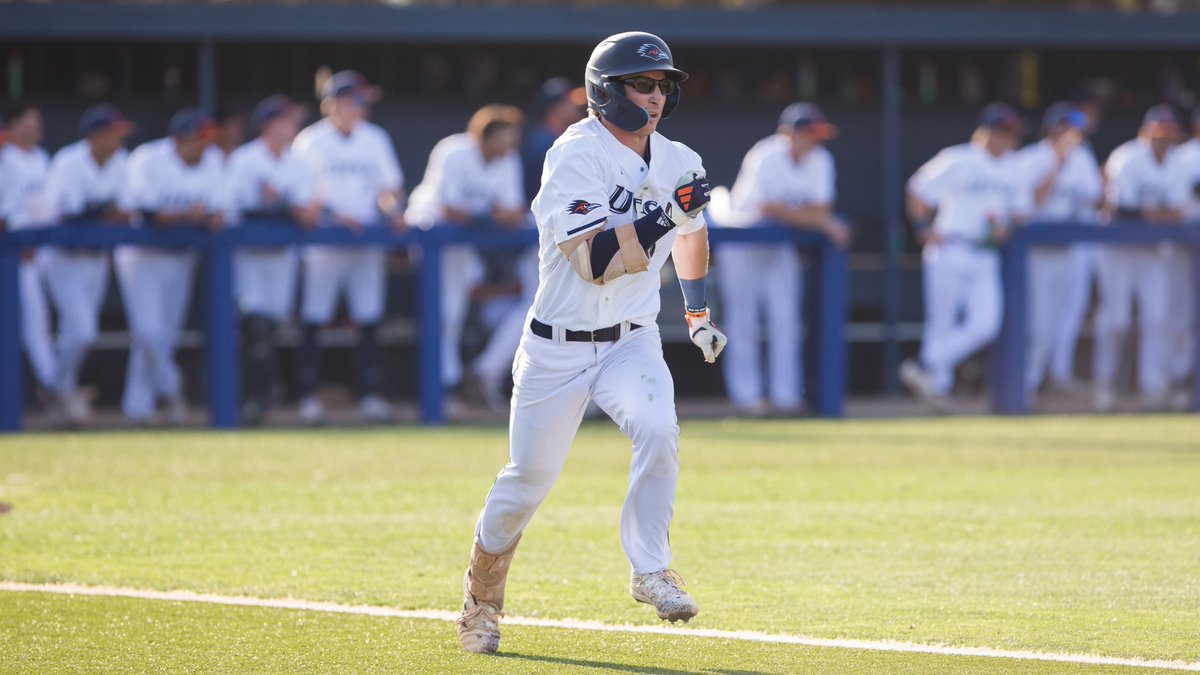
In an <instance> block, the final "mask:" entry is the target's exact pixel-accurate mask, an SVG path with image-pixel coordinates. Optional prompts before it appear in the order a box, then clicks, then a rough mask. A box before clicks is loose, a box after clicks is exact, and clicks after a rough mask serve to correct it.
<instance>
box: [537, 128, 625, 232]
mask: <svg viewBox="0 0 1200 675" xmlns="http://www.w3.org/2000/svg"><path fill="white" fill-rule="evenodd" d="M596 155H597V150H594V149H592V148H591V147H590V145H588V144H586V143H585V142H581V141H577V142H572V143H564V144H561V145H557V146H555V147H554V148H552V149H551V150H550V152H549V153H548V154H547V155H546V182H545V184H544V185H543V186H542V190H541V192H540V193H539V195H538V199H537V202H536V204H535V208H534V216H535V217H536V218H537V223H538V226H539V227H540V228H542V229H544V230H546V231H548V232H550V234H552V235H553V236H554V242H555V243H556V244H561V243H563V242H565V241H567V240H569V239H571V238H572V237H577V236H579V235H581V234H584V233H586V232H590V231H592V230H598V229H602V228H603V227H604V225H605V223H606V222H608V218H609V215H610V210H609V206H608V195H607V194H606V189H605V186H606V182H605V180H604V168H603V167H602V166H601V165H600V162H599V161H598V158H597V156H596Z"/></svg>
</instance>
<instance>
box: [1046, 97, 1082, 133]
mask: <svg viewBox="0 0 1200 675" xmlns="http://www.w3.org/2000/svg"><path fill="white" fill-rule="evenodd" d="M1059 126H1068V127H1071V128H1072V129H1086V128H1087V115H1085V114H1083V111H1082V110H1080V109H1079V107H1078V106H1076V105H1075V104H1074V103H1068V102H1067V101H1059V102H1058V103H1055V104H1054V105H1052V106H1050V107H1049V108H1046V113H1045V114H1044V115H1042V128H1043V129H1053V128H1055V127H1059Z"/></svg>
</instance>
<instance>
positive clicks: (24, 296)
mask: <svg viewBox="0 0 1200 675" xmlns="http://www.w3.org/2000/svg"><path fill="white" fill-rule="evenodd" d="M42 270H43V267H42V259H41V258H40V257H39V258H38V259H35V260H22V261H21V265H20V277H19V279H20V294H21V343H22V345H23V346H24V347H25V354H26V355H27V356H28V357H29V365H30V368H31V369H32V370H33V376H34V377H35V378H36V379H37V381H38V384H40V385H41V386H42V387H45V388H46V389H47V390H49V391H56V389H57V388H56V387H55V384H56V379H57V375H58V364H57V363H56V362H55V358H54V341H53V338H52V337H51V336H50V309H49V307H47V306H46V291H45V289H44V288H43V287H42Z"/></svg>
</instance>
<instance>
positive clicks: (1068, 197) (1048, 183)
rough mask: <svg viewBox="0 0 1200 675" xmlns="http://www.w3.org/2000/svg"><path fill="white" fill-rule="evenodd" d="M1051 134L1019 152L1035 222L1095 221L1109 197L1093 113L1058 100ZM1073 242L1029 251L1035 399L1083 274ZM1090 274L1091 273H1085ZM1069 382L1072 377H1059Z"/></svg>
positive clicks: (1030, 370) (1046, 122)
mask: <svg viewBox="0 0 1200 675" xmlns="http://www.w3.org/2000/svg"><path fill="white" fill-rule="evenodd" d="M1042 129H1043V131H1044V132H1045V137H1044V138H1043V139H1042V140H1040V141H1038V142H1036V143H1033V144H1031V145H1029V146H1027V147H1025V148H1024V149H1022V150H1021V151H1020V152H1018V153H1017V162H1018V165H1019V166H1020V167H1021V172H1022V173H1023V174H1024V175H1025V176H1026V177H1027V178H1028V179H1029V180H1030V181H1031V182H1032V188H1033V191H1034V204H1035V208H1034V211H1033V214H1032V217H1031V220H1032V221H1033V222H1035V223H1036V222H1060V223H1061V222H1072V223H1095V222H1096V212H1097V209H1098V208H1099V206H1100V199H1101V197H1103V186H1102V180H1101V177H1100V167H1099V165H1098V164H1097V163H1096V158H1095V157H1094V156H1093V155H1092V152H1091V150H1090V149H1089V148H1088V147H1087V145H1086V144H1085V143H1084V140H1085V136H1084V134H1085V133H1086V130H1087V118H1086V117H1085V116H1084V114H1083V111H1081V110H1079V109H1078V108H1076V107H1075V106H1074V105H1072V104H1070V103H1056V104H1054V105H1052V106H1050V107H1049V108H1048V109H1047V110H1046V114H1045V116H1044V117H1043V120H1042ZM1076 259H1077V257H1076V255H1075V254H1074V251H1073V250H1072V248H1071V247H1070V246H1037V247H1034V248H1033V249H1032V250H1031V251H1030V252H1029V284H1028V287H1029V292H1028V294H1027V297H1028V308H1029V312H1028V314H1029V352H1028V354H1027V362H1026V372H1025V388H1026V391H1027V393H1028V396H1029V397H1030V398H1031V399H1032V398H1033V397H1034V396H1035V395H1036V393H1037V389H1038V387H1040V386H1041V384H1042V381H1043V380H1044V379H1045V378H1046V376H1047V374H1048V372H1049V371H1050V369H1051V364H1052V362H1053V360H1054V358H1055V350H1056V349H1058V348H1059V345H1061V344H1062V340H1063V333H1064V332H1066V331H1067V329H1068V326H1067V325H1066V321H1067V320H1068V318H1069V314H1068V311H1067V310H1068V304H1069V303H1070V302H1071V298H1072V296H1073V295H1074V294H1075V293H1076V292H1077V290H1076V289H1075V288H1074V287H1073V284H1075V283H1078V279H1079V278H1080V275H1079V273H1078V271H1077V270H1076V264H1077V263H1076ZM1084 278H1085V279H1086V277H1084ZM1057 384H1060V385H1062V386H1064V387H1066V386H1068V383H1066V382H1059V383H1057Z"/></svg>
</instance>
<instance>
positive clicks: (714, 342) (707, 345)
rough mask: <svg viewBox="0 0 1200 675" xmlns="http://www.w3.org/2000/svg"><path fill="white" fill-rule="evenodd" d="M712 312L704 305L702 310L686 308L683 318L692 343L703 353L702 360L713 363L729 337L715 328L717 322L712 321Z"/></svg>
mask: <svg viewBox="0 0 1200 675" xmlns="http://www.w3.org/2000/svg"><path fill="white" fill-rule="evenodd" d="M711 315H712V312H711V311H710V310H709V309H708V308H707V307H705V308H704V309H703V310H702V311H699V312H693V311H691V310H686V313H685V314H684V315H683V318H684V319H685V320H686V321H687V325H688V337H689V338H691V340H692V344H694V345H696V346H697V347H699V348H700V351H701V352H703V353H704V360H705V361H706V362H708V363H715V362H716V360H717V357H718V356H720V355H721V350H722V349H725V343H727V342H729V338H727V337H725V334H724V333H722V332H721V329H719V328H717V324H715V323H713V322H712V316H711Z"/></svg>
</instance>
